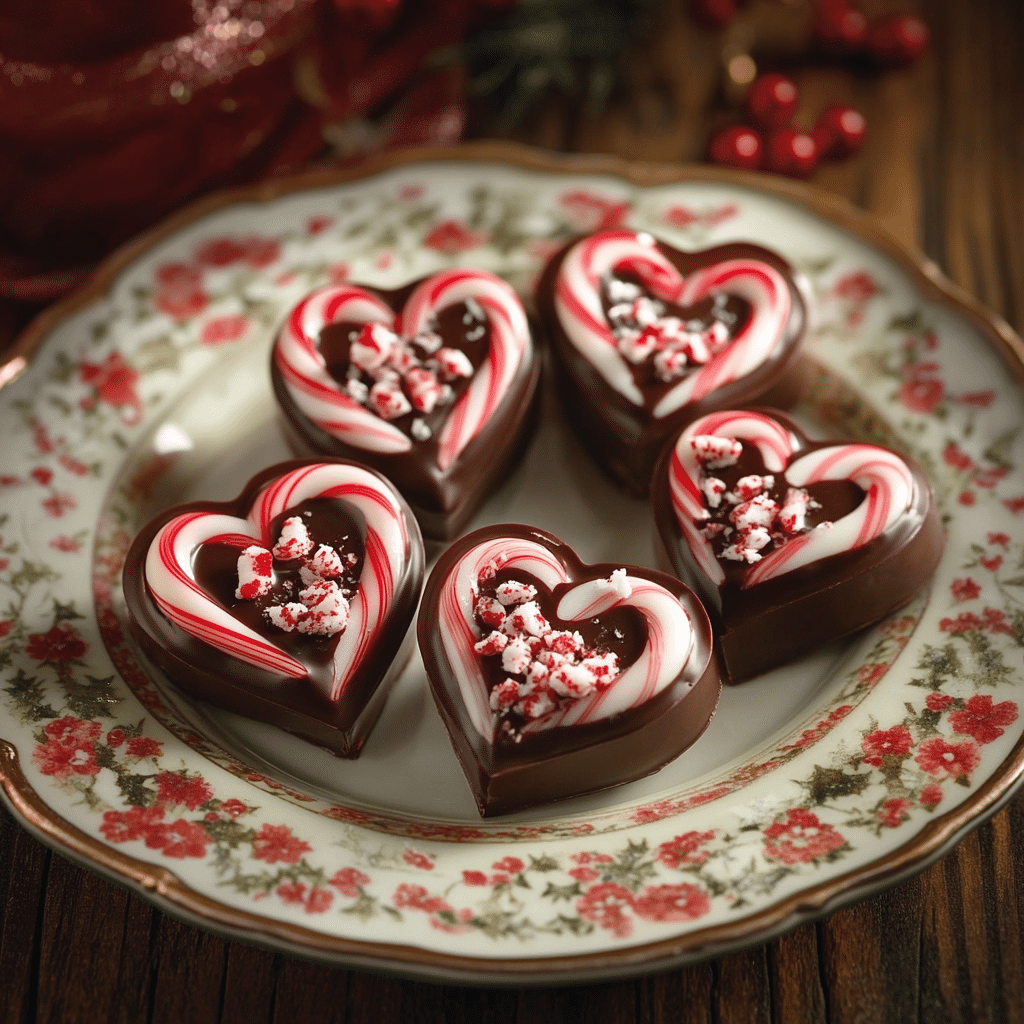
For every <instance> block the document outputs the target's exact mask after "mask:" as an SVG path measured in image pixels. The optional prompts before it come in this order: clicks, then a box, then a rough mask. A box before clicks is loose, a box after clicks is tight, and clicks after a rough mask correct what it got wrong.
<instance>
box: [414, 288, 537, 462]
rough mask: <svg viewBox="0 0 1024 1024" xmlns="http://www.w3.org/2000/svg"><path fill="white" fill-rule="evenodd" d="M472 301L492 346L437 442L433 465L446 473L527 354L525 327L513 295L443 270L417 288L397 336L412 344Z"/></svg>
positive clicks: (529, 347) (528, 343)
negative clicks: (438, 319) (442, 316)
mask: <svg viewBox="0 0 1024 1024" xmlns="http://www.w3.org/2000/svg"><path fill="white" fill-rule="evenodd" d="M470 299H472V300H474V301H475V302H476V303H478V304H479V305H480V307H481V308H482V309H483V310H484V312H485V313H486V314H487V319H488V320H489V322H490V329H491V345H490V350H489V351H488V354H487V358H486V359H485V360H484V361H483V363H482V364H481V365H480V366H479V367H478V368H477V371H476V373H474V374H473V379H472V381H471V382H470V385H469V387H468V388H467V389H466V390H465V391H464V392H463V394H462V395H461V396H460V397H459V400H458V401H457V402H456V403H455V405H454V407H453V408H452V410H451V412H450V413H449V414H448V417H447V418H446V420H445V423H444V427H443V428H442V429H441V433H440V436H439V437H438V451H437V465H438V468H439V469H441V470H446V469H447V468H448V467H449V466H450V465H451V464H452V463H453V462H454V461H455V460H456V459H457V458H458V457H459V455H460V454H461V453H462V451H463V449H464V448H465V447H466V445H467V444H469V442H470V441H472V440H473V438H474V437H476V436H477V434H479V433H480V431H481V430H482V429H483V427H484V424H486V423H487V421H488V420H489V419H490V418H491V415H492V414H493V412H494V410H495V409H496V408H497V407H498V406H499V405H500V404H501V401H502V399H503V398H504V397H505V395H506V394H507V393H508V389H509V386H510V385H511V383H512V380H513V378H514V377H515V375H516V371H517V370H518V369H519V367H520V366H521V365H522V362H523V360H524V359H525V358H529V356H530V354H531V352H532V342H531V339H530V327H529V323H528V322H527V319H526V313H525V312H524V311H523V307H522V304H521V303H520V301H519V299H518V297H517V296H516V293H515V292H514V291H513V290H512V289H511V288H510V287H509V285H508V284H506V283H505V282H504V281H502V280H501V278H499V277H495V276H494V275H493V274H488V273H487V272H486V271H484V270H448V271H444V272H442V273H440V274H435V275H434V276H433V277H430V278H428V279H427V280H426V281H424V282H422V283H421V284H420V285H419V286H418V287H417V288H416V290H415V291H414V292H413V293H412V295H410V296H409V299H408V301H407V302H406V304H405V308H404V309H403V310H402V328H401V333H402V336H403V337H405V338H407V339H412V338H414V337H415V336H416V335H417V334H419V333H420V332H421V331H423V330H426V329H427V328H428V326H429V324H430V322H431V320H432V319H433V318H434V317H435V316H436V315H437V313H438V312H439V311H440V310H441V309H444V308H445V307H446V306H451V305H454V304H455V303H457V302H466V301H467V300H470Z"/></svg>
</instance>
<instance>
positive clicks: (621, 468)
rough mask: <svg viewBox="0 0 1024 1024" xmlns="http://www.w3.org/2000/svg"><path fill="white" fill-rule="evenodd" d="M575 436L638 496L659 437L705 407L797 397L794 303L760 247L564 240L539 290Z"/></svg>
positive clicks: (800, 327) (797, 299)
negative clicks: (688, 248) (695, 248)
mask: <svg viewBox="0 0 1024 1024" xmlns="http://www.w3.org/2000/svg"><path fill="white" fill-rule="evenodd" d="M538 303H539V305H540V308H541V311H542V314H543V316H544V320H545V323H546V324H547V326H548V327H549V330H550V333H551V336H552V339H553V342H554V348H555V352H556V354H557V356H558V360H559V363H560V365H561V367H562V370H563V374H564V378H565V389H564V391H565V395H566V398H567V401H568V404H569V407H570V412H571V414H572V417H573V420H574V422H575V424H576V427H577V429H578V431H579V432H580V435H581V437H582V438H583V440H584V442H585V443H586V444H587V445H588V447H589V448H590V449H591V451H592V452H593V454H594V455H595V457H596V458H597V460H598V461H599V462H600V463H601V464H602V465H603V466H604V467H605V469H606V470H607V471H608V473H609V474H610V475H611V476H612V478H613V479H615V480H616V481H617V482H618V483H619V484H620V485H621V486H623V487H624V488H625V489H626V490H627V491H629V492H631V493H635V494H638V495H644V494H646V493H647V490H648V486H649V483H650V478H651V473H652V471H653V467H654V463H655V461H656V460H657V457H658V455H659V453H660V451H661V448H662V446H663V445H664V443H665V442H666V440H667V439H668V438H669V437H670V436H672V435H674V434H675V433H676V432H677V431H678V430H679V428H680V427H681V426H682V425H683V424H685V423H687V422H689V421H690V420H692V419H696V418H698V417H699V416H702V415H704V414H705V413H707V412H710V411H711V410H713V409H718V408H728V407H730V406H733V405H736V404H744V403H748V402H752V401H763V400H770V401H772V402H774V403H776V404H780V403H781V404H787V403H788V402H790V401H792V400H793V398H794V397H795V396H796V393H797V390H798V387H799V382H800V372H799V366H798V363H797V356H798V348H799V344H800V341H801V339H802V337H803V332H804V322H805V307H804V302H803V299H802V297H801V294H800V290H799V288H798V287H797V285H796V281H795V278H794V275H793V272H792V270H791V268H790V267H789V265H788V264H787V263H786V261H785V260H783V259H782V258H781V257H780V256H779V255H778V254H777V253H774V252H772V251H771V250H769V249H765V248H763V247H762V246H756V245H751V244H748V243H732V244H729V245H722V246H718V247H716V248H713V249H707V250H705V251H703V252H695V253H684V252H681V251H680V250H678V249H674V248H673V247H671V246H669V245H666V244H665V243H663V242H659V241H656V240H655V239H654V238H652V237H651V236H650V235H646V234H637V233H634V232H629V231H603V232H599V233H598V234H595V235H591V236H590V237H588V238H585V239H582V240H580V241H578V242H575V243H574V244H572V245H570V246H569V247H567V248H566V249H565V250H563V251H562V253H560V254H559V255H558V256H556V257H555V259H554V260H553V261H552V262H551V264H549V266H548V268H547V269H546V270H545V273H544V275H543V277H542V280H541V284H540V287H539V291H538Z"/></svg>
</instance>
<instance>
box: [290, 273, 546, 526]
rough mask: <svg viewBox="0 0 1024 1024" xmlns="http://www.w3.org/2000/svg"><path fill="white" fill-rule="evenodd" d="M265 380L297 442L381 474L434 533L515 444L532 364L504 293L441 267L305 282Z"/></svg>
mask: <svg viewBox="0 0 1024 1024" xmlns="http://www.w3.org/2000/svg"><path fill="white" fill-rule="evenodd" d="M398 310H400V312H396V311H398ZM271 376H272V378H273V383H274V391H275V393H276V395H277V399H278V402H279V403H280V406H281V409H282V410H283V412H284V416H285V422H286V425H287V427H288V430H289V435H290V437H291V440H292V442H293V444H295V446H296V447H297V448H298V449H299V450H300V451H303V452H308V453H324V454H329V455H343V456H346V457H348V458H354V459H358V460H359V461H361V462H365V463H367V464H368V465H371V466H373V467H374V468H375V469H378V470H380V471H381V472H382V473H384V474H385V475H386V476H387V477H388V479H389V480H392V481H393V482H394V484H395V486H396V487H398V489H399V490H400V491H401V492H402V494H403V495H404V496H405V498H406V499H407V500H408V501H409V503H410V505H411V506H412V508H413V511H414V513H415V514H416V517H417V519H418V520H419V522H420V525H421V527H422V528H423V531H424V533H425V534H426V535H427V536H428V537H435V538H438V539H445V538H448V537H451V536H454V535H455V534H457V533H458V531H459V530H460V529H461V528H462V526H464V525H465V523H466V521H467V520H468V519H469V517H470V516H471V515H472V513H473V512H474V511H475V510H476V508H477V506H478V505H479V504H480V502H481V501H482V500H483V499H484V498H485V497H486V496H487V493H488V491H489V489H490V488H491V486H492V485H493V484H494V483H495V482H496V481H497V480H498V479H500V477H501V475H502V473H503V472H504V471H505V470H506V469H507V467H508V465H509V464H510V463H511V462H512V460H513V459H514V458H515V457H516V456H517V455H518V454H519V453H520V452H521V450H522V448H523V447H524V446H525V443H526V440H527V433H528V429H527V428H528V427H529V426H530V425H531V423H532V421H533V419H534V417H533V416H532V415H531V413H532V412H534V411H535V402H534V398H535V396H536V393H537V385H538V382H539V380H540V361H539V360H538V359H537V357H536V354H535V352H534V347H533V342H532V340H531V337H530V330H529V324H528V322H527V319H526V314H525V313H524V312H523V308H522V305H521V304H520V302H519V300H518V298H517V297H516V295H515V292H513V291H512V289H511V288H510V287H509V286H508V285H507V284H506V283H505V282H504V281H502V280H500V279H499V278H497V277H495V276H494V275H493V274H488V273H486V272H484V271H481V270H450V271H445V272H443V273H440V274H435V275H434V276H433V277H429V278H426V279H424V280H422V281H419V282H416V283H414V284H411V285H408V286H406V287H405V288H402V289H398V290H397V291H390V292H389V291H382V290H380V289H373V288H367V287H362V286H359V285H350V284H343V285H338V286H336V287H330V288H322V289H320V290H319V291H315V292H313V293H312V294H311V295H309V296H307V297H306V298H305V299H303V300H302V302H300V303H299V305H298V306H296V307H295V308H294V309H293V310H292V312H291V313H290V314H289V316H288V319H287V321H286V322H285V324H284V326H283V327H282V329H281V332H280V334H279V335H278V338H277V342H276V344H275V346H274V353H273V359H272V362H271Z"/></svg>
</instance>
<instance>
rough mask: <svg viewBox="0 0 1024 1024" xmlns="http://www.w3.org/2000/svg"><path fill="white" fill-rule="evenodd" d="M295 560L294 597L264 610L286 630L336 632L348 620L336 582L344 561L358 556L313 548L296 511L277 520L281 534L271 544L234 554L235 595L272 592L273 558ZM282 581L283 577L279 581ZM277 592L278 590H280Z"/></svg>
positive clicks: (320, 633)
mask: <svg viewBox="0 0 1024 1024" xmlns="http://www.w3.org/2000/svg"><path fill="white" fill-rule="evenodd" d="M275 559H277V560H278V561H282V562H299V563H300V564H299V574H298V578H297V579H296V580H294V581H293V583H292V586H291V590H292V593H289V594H286V595H285V596H287V597H290V598H292V600H290V601H285V602H282V603H281V604H274V605H268V606H267V607H266V608H264V609H263V614H264V615H265V616H266V618H267V619H268V620H269V621H270V622H271V623H272V624H273V625H274V626H276V627H277V628H278V629H282V630H284V631H285V632H286V633H291V632H293V631H295V632H299V633H305V634H309V635H313V636H334V635H335V634H337V633H340V632H342V631H343V630H344V629H345V627H346V626H347V625H348V617H349V601H348V596H347V594H346V591H345V590H344V589H343V588H342V587H340V586H339V585H338V582H337V581H338V579H339V578H340V577H341V576H342V575H343V573H344V572H345V567H346V564H347V565H348V566H349V567H351V566H353V565H354V564H355V563H356V562H357V561H358V559H357V558H356V556H355V555H354V554H353V553H351V552H349V553H348V554H347V555H346V556H345V559H344V561H343V560H342V557H341V555H339V554H338V552H337V551H336V550H335V549H334V548H333V547H331V546H330V545H328V544H321V545H320V546H319V547H318V548H317V549H316V551H314V550H313V539H312V538H311V537H310V535H309V531H308V530H307V529H306V524H305V523H304V522H303V521H302V519H301V518H300V517H299V516H292V517H290V518H289V519H286V520H285V521H284V522H283V523H282V524H281V533H280V536H279V537H278V540H277V543H276V544H275V545H274V547H273V549H272V550H270V551H268V550H267V549H266V548H264V547H261V546H260V545H258V544H250V545H249V547H247V548H245V549H244V550H243V551H242V553H241V554H240V555H239V556H238V587H237V589H236V590H235V597H236V598H238V600H240V601H255V600H257V599H259V598H263V597H269V596H270V595H271V593H273V592H274V584H275V579H274V560H275ZM277 582H278V584H279V589H280V584H281V582H282V581H281V580H278V581H277ZM278 596H280V595H278Z"/></svg>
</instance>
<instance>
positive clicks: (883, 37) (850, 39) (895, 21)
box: [691, 0, 928, 178]
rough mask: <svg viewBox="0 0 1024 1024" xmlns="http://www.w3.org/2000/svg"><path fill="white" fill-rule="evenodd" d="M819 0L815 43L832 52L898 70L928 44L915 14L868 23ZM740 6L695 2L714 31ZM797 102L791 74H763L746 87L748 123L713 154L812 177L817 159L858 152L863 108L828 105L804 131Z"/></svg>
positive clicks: (717, 141)
mask: <svg viewBox="0 0 1024 1024" xmlns="http://www.w3.org/2000/svg"><path fill="white" fill-rule="evenodd" d="M814 4H815V11H814V28H813V44H812V45H813V46H814V48H815V49H817V50H818V51H819V52H820V53H822V54H824V55H826V56H829V57H840V58H844V59H848V58H854V59H857V60H863V61H866V62H867V63H869V64H871V65H872V66H875V67H879V68H893V67H902V66H906V65H908V64H911V63H913V61H914V60H916V59H917V58H918V57H919V56H920V55H921V53H923V51H924V50H925V48H926V47H927V45H928V29H927V26H925V24H924V23H923V22H922V21H921V20H920V19H919V18H915V17H913V16H912V15H907V14H899V15H892V16H889V17H885V18H880V19H878V20H877V21H874V22H870V23H869V22H868V20H867V18H866V17H865V16H864V14H863V13H862V12H861V11H859V10H858V9H857V8H856V7H854V6H852V5H851V4H850V3H849V0H814ZM737 9H738V5H737V0H692V4H691V10H692V11H693V14H694V17H695V19H696V20H697V21H698V22H700V23H702V24H704V25H708V26H711V27H716V28H721V27H724V26H725V25H726V24H728V23H729V21H731V20H732V18H733V17H734V16H735V14H736V13H737ZM799 103H800V96H799V92H798V90H797V87H796V85H795V84H794V82H793V81H792V80H791V79H790V78H788V77H786V76H785V75H782V74H778V73H769V74H762V75H759V76H758V77H757V78H755V79H754V81H753V82H752V84H751V85H750V88H749V90H748V92H747V97H746V107H745V117H746V122H747V123H746V124H741V125H732V126H730V127H728V128H724V129H722V130H721V131H720V132H718V133H717V134H716V135H714V136H713V138H712V139H711V141H710V143H709V146H708V157H709V159H710V160H711V161H712V163H716V164H721V165H724V166H729V167H742V168H746V169H749V170H768V171H773V172H775V173H777V174H785V175H789V176H790V177H797V178H806V177H808V176H809V175H810V174H811V173H813V171H814V170H815V168H816V167H817V166H818V163H819V161H821V160H839V159H843V158H845V157H848V156H850V155H852V154H853V153H855V152H857V150H858V149H860V147H861V145H862V144H863V142H864V136H865V132H866V128H867V124H866V122H865V120H864V117H863V115H862V114H861V113H860V112H859V111H857V110H855V109H854V108H853V107H849V106H843V105H834V106H829V107H826V108H825V109H824V110H822V111H821V112H820V114H819V115H818V118H817V121H816V122H815V125H814V128H813V129H812V130H811V131H809V132H805V131H801V130H799V129H797V128H794V127H793V118H794V115H795V114H796V112H797V108H798V106H799Z"/></svg>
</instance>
